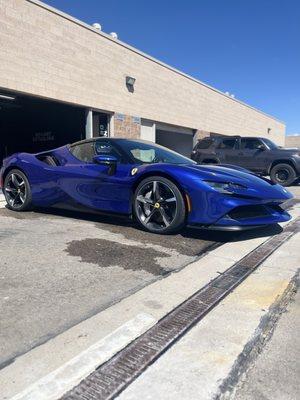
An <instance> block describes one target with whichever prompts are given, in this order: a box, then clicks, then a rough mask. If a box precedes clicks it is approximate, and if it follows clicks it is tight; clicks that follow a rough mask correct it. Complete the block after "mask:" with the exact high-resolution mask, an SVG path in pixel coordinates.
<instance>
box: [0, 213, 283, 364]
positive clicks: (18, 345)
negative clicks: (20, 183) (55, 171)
mask: <svg viewBox="0 0 300 400" xmlns="http://www.w3.org/2000/svg"><path fill="white" fill-rule="evenodd" d="M0 220H1V225H0V244H1V246H0V289H1V297H0V307H1V329H0V354H1V356H0V367H4V366H5V365H8V364H9V363H11V362H13V360H14V359H15V357H17V356H19V355H21V354H24V353H26V352H27V351H29V350H31V349H32V348H34V347H36V346H38V345H39V344H42V343H44V342H46V341H47V340H48V339H50V338H52V337H54V336H56V335H58V334H59V333H61V332H63V331H65V330H66V329H68V328H70V327H71V326H74V325H75V324H77V323H79V322H81V321H83V320H85V319H87V318H89V317H90V316H92V315H94V314H96V313H98V312H99V311H101V310H103V309H105V308H107V307H109V306H110V305H112V304H114V303H116V302H118V301H120V300H121V299H122V298H125V297H127V296H129V295H130V294H132V293H134V292H136V291H137V290H139V289H141V288H142V287H144V286H146V285H148V284H149V283H152V282H154V281H155V280H157V279H163V278H164V277H165V276H167V275H168V274H169V273H172V272H175V271H176V270H179V269H181V268H183V267H184V266H185V265H187V264H189V263H190V262H192V261H194V260H195V259H197V258H198V257H199V256H201V255H202V254H203V253H205V252H207V251H209V250H210V249H211V248H213V247H215V246H217V245H219V244H222V243H224V242H228V241H242V240H247V239H251V238H253V237H257V236H268V235H270V234H276V233H278V232H279V231H280V227H279V226H272V227H269V228H267V229H260V230H256V231H253V232H252V231H251V232H245V233H235V234H232V233H217V232H208V231H201V230H184V231H183V232H181V233H180V234H178V235H168V236H161V235H154V234H150V233H147V232H144V231H142V230H140V229H139V228H138V227H137V226H136V225H135V224H134V223H132V222H131V221H128V220H126V219H121V218H116V217H111V216H99V215H91V214H83V213H76V212H70V211H62V210H54V209H52V210H46V211H41V210H35V211H32V212H26V213H16V212H12V211H9V210H8V209H6V208H0ZM149 301H151V299H149Z"/></svg>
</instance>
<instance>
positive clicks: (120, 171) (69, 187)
mask: <svg viewBox="0 0 300 400" xmlns="http://www.w3.org/2000/svg"><path fill="white" fill-rule="evenodd" d="M69 150H70V157H69V160H68V162H67V163H66V164H65V166H64V173H63V176H62V177H61V178H60V187H61V189H62V190H64V192H65V193H67V194H68V195H69V196H70V198H72V199H73V200H74V201H75V202H77V203H79V204H81V205H83V206H87V207H91V208H94V209H97V210H103V211H109V212H116V213H130V210H131V205H130V203H131V186H130V171H131V169H132V165H130V164H128V163H127V162H126V160H125V159H124V157H123V155H122V154H121V153H120V151H119V150H118V149H117V148H116V147H115V146H114V145H113V144H112V142H111V141H110V140H108V139H105V140H104V139H98V140H91V141H88V142H84V143H79V144H75V145H73V146H70V149H69ZM108 154H109V155H114V156H115V157H116V158H117V159H118V162H117V166H116V171H115V173H114V174H113V175H110V174H109V173H108V172H109V167H108V166H107V165H100V164H97V163H95V162H94V161H93V158H94V156H96V155H108Z"/></svg>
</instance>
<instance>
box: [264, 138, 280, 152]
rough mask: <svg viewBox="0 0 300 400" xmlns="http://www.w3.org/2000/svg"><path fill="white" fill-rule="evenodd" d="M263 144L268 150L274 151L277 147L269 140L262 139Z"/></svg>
mask: <svg viewBox="0 0 300 400" xmlns="http://www.w3.org/2000/svg"><path fill="white" fill-rule="evenodd" d="M264 142H265V144H266V145H267V146H268V147H269V149H270V150H275V149H277V148H278V146H277V145H276V144H275V143H273V142H272V140H270V139H264Z"/></svg>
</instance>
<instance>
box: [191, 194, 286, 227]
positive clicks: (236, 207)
mask: <svg viewBox="0 0 300 400" xmlns="http://www.w3.org/2000/svg"><path fill="white" fill-rule="evenodd" d="M202 195H203V197H202V199H197V200H198V201H197V204H195V198H194V199H193V200H192V211H191V213H190V214H189V216H188V221H187V223H188V225H189V226H195V227H202V228H207V229H219V230H229V231H238V230H245V229H252V228H258V227H262V226H265V225H271V224H277V223H280V222H287V221H289V220H290V219H291V216H290V215H289V213H288V212H287V211H286V209H287V208H289V207H290V206H291V205H292V204H293V199H292V196H291V194H290V193H288V192H287V193H284V194H283V195H282V194H281V195H280V196H278V197H279V198H277V199H268V198H257V197H256V198H254V197H252V198H251V197H247V198H246V197H245V196H236V195H234V196H230V195H224V194H218V193H213V194H212V193H211V192H206V194H202Z"/></svg>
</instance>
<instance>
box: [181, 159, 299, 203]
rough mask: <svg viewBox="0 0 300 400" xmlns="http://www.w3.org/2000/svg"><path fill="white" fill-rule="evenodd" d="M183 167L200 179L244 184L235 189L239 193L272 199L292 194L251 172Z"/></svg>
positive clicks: (214, 166)
mask: <svg viewBox="0 0 300 400" xmlns="http://www.w3.org/2000/svg"><path fill="white" fill-rule="evenodd" d="M184 168H185V169H186V170H188V171H190V172H192V174H195V177H196V178H197V177H199V178H200V179H201V180H202V181H205V180H207V181H214V182H232V183H238V184H240V185H243V186H246V187H247V190H244V189H242V190H237V191H235V193H237V194H239V195H247V196H251V197H259V198H268V199H270V200H272V199H274V200H275V199H278V200H279V199H289V198H291V197H293V196H292V194H291V193H290V192H288V190H286V189H285V188H284V187H282V186H280V185H276V184H272V183H270V182H268V180H266V179H264V178H261V177H259V176H257V175H254V174H253V173H250V172H249V173H248V172H246V171H240V170H236V169H234V168H227V167H221V166H217V165H186V166H184Z"/></svg>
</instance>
